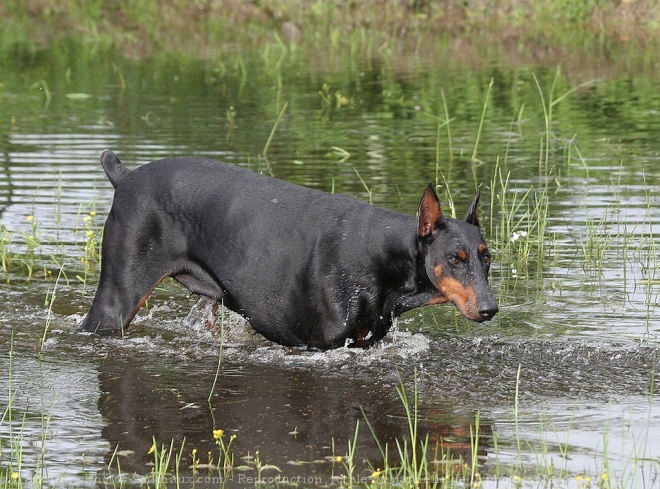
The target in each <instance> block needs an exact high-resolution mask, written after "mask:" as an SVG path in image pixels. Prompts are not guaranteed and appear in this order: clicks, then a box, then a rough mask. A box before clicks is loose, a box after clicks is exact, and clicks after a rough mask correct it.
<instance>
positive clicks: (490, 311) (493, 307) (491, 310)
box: [479, 302, 500, 321]
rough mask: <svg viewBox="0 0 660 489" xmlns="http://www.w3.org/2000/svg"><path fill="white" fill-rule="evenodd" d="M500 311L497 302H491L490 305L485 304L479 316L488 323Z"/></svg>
mask: <svg viewBox="0 0 660 489" xmlns="http://www.w3.org/2000/svg"><path fill="white" fill-rule="evenodd" d="M499 310H500V309H499V307H497V304H496V303H495V302H491V303H488V304H483V305H482V306H481V307H479V315H480V316H481V319H482V320H483V321H488V320H489V319H491V318H492V317H493V316H494V315H495V314H497V311H499Z"/></svg>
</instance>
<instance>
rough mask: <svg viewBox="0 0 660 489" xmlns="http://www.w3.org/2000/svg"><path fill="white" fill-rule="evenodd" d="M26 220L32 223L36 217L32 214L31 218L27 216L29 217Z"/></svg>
mask: <svg viewBox="0 0 660 489" xmlns="http://www.w3.org/2000/svg"><path fill="white" fill-rule="evenodd" d="M25 220H26V221H27V222H32V221H34V216H33V215H32V214H30V215H29V216H27V217H26V218H25Z"/></svg>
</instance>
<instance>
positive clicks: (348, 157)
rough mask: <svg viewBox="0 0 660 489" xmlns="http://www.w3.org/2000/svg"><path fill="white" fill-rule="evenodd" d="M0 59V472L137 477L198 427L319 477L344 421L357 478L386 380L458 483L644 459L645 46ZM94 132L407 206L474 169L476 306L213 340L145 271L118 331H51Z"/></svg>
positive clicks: (658, 221) (80, 235)
mask: <svg viewBox="0 0 660 489" xmlns="http://www.w3.org/2000/svg"><path fill="white" fill-rule="evenodd" d="M269 56H270V57H269ZM4 58H5V59H4V61H2V63H3V66H2V72H0V103H1V106H2V108H1V109H0V114H2V121H1V123H0V155H1V162H0V219H1V223H2V233H3V241H2V248H1V249H0V252H1V253H2V258H3V263H2V265H3V270H2V271H1V274H2V275H1V276H2V282H3V285H2V289H1V290H2V303H1V304H0V324H1V327H0V343H1V344H2V350H1V351H0V369H1V370H2V371H3V372H5V374H4V375H2V376H1V377H0V413H2V414H4V415H3V417H2V418H1V420H0V448H1V450H2V457H1V458H0V479H1V478H4V477H10V476H11V473H13V472H16V471H18V472H19V473H20V477H21V478H22V480H24V481H26V483H28V481H33V482H35V481H39V480H45V481H46V483H47V485H49V486H62V487H83V486H84V487H95V486H98V485H103V484H110V483H111V481H113V480H114V482H115V484H117V483H118V482H117V481H119V480H121V481H123V482H125V483H126V484H135V485H139V484H140V483H146V482H145V480H144V479H142V477H144V476H145V475H146V474H148V473H149V472H150V471H151V470H152V465H151V464H152V462H153V454H150V453H149V451H150V448H151V446H152V444H153V443H154V440H156V441H157V443H159V444H161V443H163V444H165V445H166V446H170V443H172V447H173V450H174V453H175V454H181V456H182V457H183V458H182V460H183V461H184V462H183V463H182V464H181V467H182V468H184V472H185V474H183V475H186V476H192V475H193V473H192V472H191V471H190V470H189V469H188V467H189V466H190V465H191V464H192V462H193V450H196V452H195V453H196V455H195V457H197V462H198V463H201V464H202V467H204V466H205V465H204V464H207V465H208V462H209V460H208V457H209V455H208V452H209V451H211V452H212V454H213V456H214V457H215V460H217V449H218V447H217V443H216V440H214V438H213V430H214V429H215V430H217V429H222V430H224V435H223V437H224V438H223V439H224V440H225V441H228V440H229V439H230V437H231V436H232V435H236V438H235V440H234V441H233V445H232V449H233V451H234V453H235V454H236V460H237V463H236V464H237V465H238V464H244V465H251V466H252V468H254V467H255V466H256V462H255V458H254V457H255V455H256V453H257V451H258V457H259V460H261V461H262V462H263V463H267V464H272V465H275V466H277V467H278V468H279V469H280V470H281V472H279V474H280V476H281V477H283V478H285V480H288V481H289V482H301V483H302V485H305V484H308V483H310V482H313V483H316V482H322V483H324V484H330V483H338V482H339V481H340V480H341V477H342V476H344V475H345V474H346V468H345V466H344V463H342V462H341V461H339V459H338V458H337V457H338V456H342V457H345V456H346V454H347V451H348V445H349V444H350V443H352V442H353V441H354V440H355V443H356V453H357V456H356V458H357V460H358V461H359V463H358V467H357V469H356V470H357V472H356V474H358V476H359V477H361V478H362V479H360V480H363V481H366V482H368V481H369V480H370V479H369V476H370V475H371V474H372V473H373V471H374V470H375V469H376V468H379V467H382V465H383V457H382V455H381V453H380V452H379V449H378V445H377V444H376V443H375V442H374V437H375V438H377V439H378V440H379V442H380V443H381V446H384V445H385V444H386V443H387V445H388V447H389V452H388V453H389V455H390V458H391V459H392V460H391V462H392V463H396V456H395V455H396V448H395V447H396V442H397V440H398V441H399V442H401V441H402V440H405V439H407V438H409V435H410V434H409V431H408V424H407V421H406V418H405V410H404V407H403V405H402V402H401V399H400V396H399V394H398V392H397V388H398V387H400V386H401V385H403V386H404V387H405V390H406V392H407V395H408V396H409V401H412V399H413V392H414V391H415V389H416V390H417V392H418V396H419V404H418V405H419V424H420V432H423V434H424V436H426V434H427V433H428V437H429V443H430V446H433V447H443V448H445V449H451V450H452V453H453V456H454V457H456V458H458V457H460V456H463V457H467V458H469V457H471V455H472V454H473V453H476V454H477V455H478V457H479V461H480V465H481V467H480V471H481V473H482V476H483V478H484V484H491V485H492V487H495V486H496V485H498V484H499V487H503V486H504V487H513V486H516V485H517V484H519V483H520V484H523V485H526V486H529V487H537V486H539V487H540V486H543V485H544V484H546V483H548V481H555V483H556V484H559V485H562V484H563V485H562V487H580V484H583V483H584V481H585V480H586V477H591V478H592V480H593V484H594V485H595V484H596V481H598V480H601V481H602V477H603V474H604V473H607V474H608V475H607V477H608V478H609V479H610V480H611V481H613V482H615V481H616V482H617V483H620V484H621V486H623V487H656V484H658V483H659V482H658V478H659V477H660V474H659V472H660V449H659V448H658V444H657V440H658V438H660V428H659V427H660V408H658V395H657V393H656V390H657V389H656V385H655V383H656V372H657V370H658V366H659V363H658V340H659V335H660V316H659V297H658V296H659V294H660V287H659V280H660V276H659V268H658V255H659V253H658V248H659V244H660V243H659V241H658V239H659V238H658V235H659V234H660V206H659V205H658V204H659V201H658V195H659V186H660V143H659V139H658V134H660V95H659V92H658V91H657V67H655V70H656V71H654V68H650V69H647V70H639V72H638V71H635V70H631V71H629V72H625V73H623V72H621V73H619V72H614V73H612V72H608V73H607V74H603V75H602V76H600V77H598V78H597V79H589V78H587V77H586V76H585V75H583V74H582V72H580V71H579V70H576V69H573V70H572V71H568V72H566V73H564V72H562V71H561V70H559V71H556V69H555V67H551V68H546V67H525V68H513V67H510V66H507V64H506V63H505V62H498V63H496V64H495V65H493V66H491V67H484V68H481V69H472V70H469V71H468V70H466V69H461V68H460V67H457V66H455V64H449V63H444V64H443V62H442V61H438V65H437V66H435V65H429V64H428V63H422V62H420V63H418V64H415V63H406V64H405V65H404V64H402V65H401V66H399V65H397V64H396V63H388V62H382V61H378V60H376V59H371V60H354V62H353V63H346V66H341V67H337V66H332V67H330V65H328V66H327V67H325V66H323V64H322V63H321V64H318V63H317V64H315V65H314V66H315V68H314V69H310V67H309V66H310V65H309V64H307V63H305V62H304V61H303V60H301V59H300V55H298V56H297V55H296V54H295V53H286V52H282V53H281V56H278V57H274V56H273V55H272V54H271V55H267V54H263V53H262V54H260V55H248V54H247V53H246V54H245V56H244V57H241V59H240V61H239V60H238V59H237V60H223V62H222V63H220V62H198V61H191V60H186V59H180V58H178V57H168V56H167V55H163V56H160V57H158V58H155V59H152V60H147V61H129V60H124V59H121V58H119V57H116V56H115V55H114V54H113V53H112V52H103V51H102V52H95V53H90V52H88V50H87V49H85V48H84V47H83V46H72V47H71V50H70V51H68V52H66V53H63V52H62V50H58V51H53V52H49V51H48V52H40V53H36V54H35V53H32V54H29V55H28V53H25V52H22V51H16V52H11V53H8V54H7V56H5V57H4ZM411 65H412V66H411ZM491 80H492V85H491V86H490V88H489V84H491ZM324 84H325V85H324ZM564 95H566V96H565V97H564ZM443 100H444V102H443ZM285 103H286V107H285V110H284V111H283V112H282V115H281V117H279V116H278V115H279V114H280V110H281V109H282V107H283V106H284V104H285ZM484 103H486V109H485V111H484ZM544 105H545V111H544ZM482 114H483V119H482ZM447 115H448V116H449V118H450V122H449V124H447V123H446V122H444V121H445V120H446V116H447ZM546 117H548V124H547V125H546V123H545V121H546ZM480 123H482V129H481V132H479V127H480ZM271 135H272V138H270V136H271ZM478 135H479V136H478ZM269 138H270V142H269ZM106 147H109V148H112V149H113V150H114V151H115V152H116V153H117V154H118V155H119V156H120V158H121V159H122V161H124V162H125V163H126V164H127V165H128V166H130V167H134V166H137V165H140V164H143V163H146V162H148V161H150V160H153V159H156V158H159V157H163V156H171V155H184V154H197V155H203V156H209V157H213V158H217V159H222V160H224V161H228V162H230V163H233V164H236V165H240V166H243V167H246V168H249V169H252V170H254V171H260V172H264V173H270V174H272V175H274V176H275V177H277V178H282V179H286V180H289V181H292V182H295V183H298V184H302V185H306V186H310V187H313V188H317V189H321V190H325V191H334V192H338V193H345V194H349V195H352V196H355V197H356V198H359V199H362V200H371V201H372V202H373V203H375V204H376V205H381V206H384V207H387V208H390V209H394V210H398V211H400V212H402V213H406V214H410V215H414V213H415V212H416V207H417V203H418V201H419V197H420V196H421V193H422V191H423V189H424V187H425V185H426V183H427V182H429V181H434V182H437V183H438V184H440V185H441V186H440V193H441V200H442V202H443V209H444V210H445V212H446V213H451V212H452V211H451V209H452V205H454V206H455V209H456V213H457V214H459V215H462V214H463V212H464V211H465V210H466V207H467V205H468V203H469V202H470V200H471V199H472V197H473V196H474V192H475V186H476V185H479V184H480V185H481V186H482V187H481V189H482V204H481V213H480V218H481V221H482V226H483V228H484V234H485V235H486V239H487V240H488V241H489V243H490V245H491V249H492V251H493V255H494V256H493V260H494V265H493V269H492V285H493V289H494V290H495V291H497V295H498V298H499V302H500V310H501V311H500V313H499V315H498V316H497V317H496V318H495V319H493V320H492V321H490V322H489V323H484V324H479V325H477V324H473V323H469V322H468V321H466V320H464V319H463V318H461V317H460V316H459V315H458V314H457V313H456V311H454V310H453V308H452V307H451V306H433V307H428V308H425V309H420V310H415V311H412V312H410V313H407V314H406V315H405V316H404V317H403V318H401V319H400V321H399V322H398V324H397V326H396V328H395V330H394V331H392V332H391V333H390V334H389V335H388V336H387V337H386V338H385V340H383V342H382V343H381V344H379V345H377V346H375V347H374V348H372V349H370V350H367V351H362V350H352V349H344V348H342V349H339V350H335V351H331V352H325V353H320V352H303V351H299V350H295V349H293V350H292V349H287V348H284V347H280V346H277V345H274V344H272V343H270V342H268V341H266V340H265V339H263V338H261V337H259V336H257V335H255V334H253V333H251V331H250V329H249V327H248V326H247V325H245V324H244V322H243V321H242V320H240V318H235V317H232V318H231V319H228V320H227V321H226V324H225V325H224V326H223V327H224V329H225V331H224V333H225V336H224V340H223V341H222V342H221V335H220V332H219V330H211V331H209V330H207V329H205V328H202V327H199V326H198V322H197V321H195V317H191V316H188V313H189V311H190V309H191V307H192V306H193V305H194V304H195V300H196V298H195V297H189V296H188V295H187V293H186V291H184V290H183V289H182V288H180V287H179V286H178V285H176V284H174V283H169V282H165V283H164V284H163V286H162V287H159V288H158V289H157V290H156V291H155V293H154V294H153V295H152V297H151V299H150V300H149V303H148V304H147V307H145V308H144V309H143V310H142V311H141V312H140V314H139V315H138V317H137V318H136V319H135V320H134V322H133V324H132V326H131V329H130V330H129V331H128V333H127V335H126V336H125V337H124V338H97V337H94V336H90V335H85V334H81V333H78V332H77V328H78V326H79V324H80V321H81V320H82V316H83V315H84V314H85V313H86V311H87V308H88V307H89V304H90V302H91V299H92V297H93V293H94V290H95V288H96V282H97V280H98V265H97V262H96V260H97V257H96V256H95V253H97V252H98V243H99V241H100V232H101V228H102V224H103V221H104V216H105V215H106V213H107V211H108V209H109V206H110V203H111V200H112V187H111V185H110V184H109V183H108V182H107V180H106V179H105V175H104V174H103V172H102V170H101V168H100V164H99V161H98V156H99V153H100V151H101V150H102V149H104V148H106ZM264 153H265V156H264ZM249 190H250V189H246V192H247V191H249ZM301 307H305V305H301ZM219 360H220V363H218V362H219ZM5 406H6V409H5V408H4V407H5ZM358 421H359V428H358V431H357V436H356V424H357V423H358ZM477 425H478V427H479V434H480V436H479V438H478V440H477V441H476V447H475V441H474V438H472V442H473V443H472V445H471V433H474V432H475V430H476V428H475V427H476V426H477ZM369 426H371V428H370V427H369ZM372 431H373V433H372ZM17 453H22V459H21V460H20V467H19V466H18V464H19V461H18V460H17V459H16V454H17ZM173 456H174V455H173ZM246 456H250V457H251V458H247V459H243V458H241V457H246ZM433 457H435V458H436V459H439V458H441V457H440V455H438V454H437V453H436V454H432V455H431V458H433ZM342 460H345V458H344V459H342ZM117 462H119V467H120V470H119V471H118V470H117ZM437 466H439V467H442V465H441V464H437ZM108 467H112V468H111V469H109V468H108ZM442 470H444V469H441V470H440V472H441V473H442ZM266 473H267V474H269V475H271V476H273V477H274V476H275V475H276V474H278V472H276V471H275V470H274V469H270V472H266ZM200 474H204V475H205V474H207V472H205V471H204V470H201V472H197V473H195V475H196V476H200ZM254 476H255V471H254V470H253V471H245V472H238V471H237V472H234V474H233V476H232V477H233V479H232V480H231V482H232V483H237V484H238V483H240V482H245V483H249V482H251V481H252V480H251V479H249V477H254ZM122 477H123V478H122ZM239 477H242V479H239ZM514 477H520V479H515V478H514ZM287 478H288V479H287ZM296 478H298V479H296ZM599 478H601V479H599ZM497 480H499V481H500V482H499V483H498V482H496V481H497ZM35 483H36V482H35ZM206 483H207V484H208V485H210V486H219V485H220V484H219V481H217V480H215V481H206ZM309 485H312V484H309Z"/></svg>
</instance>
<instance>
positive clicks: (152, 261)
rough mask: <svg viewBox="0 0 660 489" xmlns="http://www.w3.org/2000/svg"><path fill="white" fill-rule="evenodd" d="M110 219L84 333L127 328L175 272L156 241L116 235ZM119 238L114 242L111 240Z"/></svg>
mask: <svg viewBox="0 0 660 489" xmlns="http://www.w3.org/2000/svg"><path fill="white" fill-rule="evenodd" d="M117 230H118V225H117V224H116V223H115V222H114V221H113V219H112V218H111V217H110V218H108V221H107V222H106V228H105V236H106V237H105V238H104V241H103V250H102V258H103V261H102V266H101V277H100V280H99V286H98V289H97V290H96V296H95V297H94V301H93V302H92V306H91V308H90V310H89V313H88V314H87V316H86V317H85V320H84V321H83V323H82V326H81V329H82V330H83V331H89V332H95V333H99V334H104V333H113V332H119V331H121V330H122V329H124V328H126V327H127V326H128V325H129V323H130V322H131V320H132V319H133V316H135V314H136V313H137V311H138V310H139V309H140V307H142V305H143V304H144V302H145V301H146V299H147V297H148V296H149V294H150V293H151V292H152V291H153V289H154V288H155V287H156V286H157V285H158V284H159V283H160V282H161V281H162V280H163V279H164V278H165V277H167V276H168V275H170V274H171V272H172V270H170V269H169V268H168V267H170V266H171V261H170V259H169V258H170V257H169V256H163V252H162V246H160V245H159V244H158V243H154V242H148V243H147V242H144V243H143V242H140V240H139V239H137V240H135V239H130V238H129V237H128V236H127V234H130V233H129V232H128V230H124V231H123V232H121V233H117V232H116V231H117ZM110 236H113V237H116V238H115V239H112V238H109V237H110Z"/></svg>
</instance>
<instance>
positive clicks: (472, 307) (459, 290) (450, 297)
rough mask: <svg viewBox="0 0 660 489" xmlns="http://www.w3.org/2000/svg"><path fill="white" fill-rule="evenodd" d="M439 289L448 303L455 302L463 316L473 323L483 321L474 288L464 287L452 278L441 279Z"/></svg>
mask: <svg viewBox="0 0 660 489" xmlns="http://www.w3.org/2000/svg"><path fill="white" fill-rule="evenodd" d="M437 287H438V290H440V292H442V295H443V296H444V297H446V301H451V302H453V303H454V305H455V306H456V308H457V309H458V310H459V312H460V313H461V314H462V315H463V316H465V317H466V318H468V319H472V320H473V321H477V320H479V319H481V314H479V309H478V308H477V294H476V291H475V289H474V287H464V286H463V285H462V284H461V283H460V282H459V281H458V280H456V279H455V278H451V277H445V278H443V279H441V280H440V281H439V282H438V285H437ZM446 301H445V302H446Z"/></svg>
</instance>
